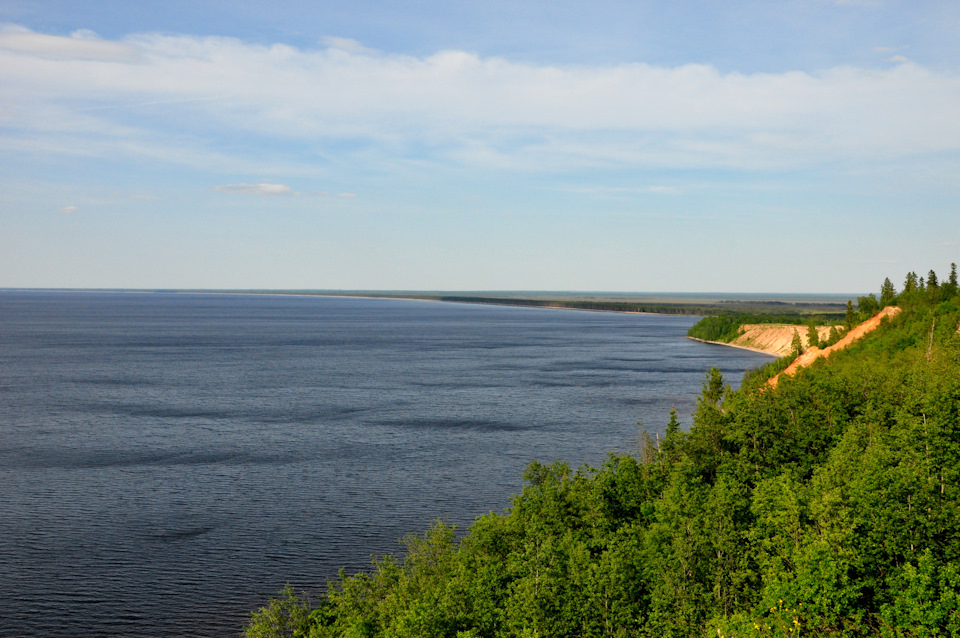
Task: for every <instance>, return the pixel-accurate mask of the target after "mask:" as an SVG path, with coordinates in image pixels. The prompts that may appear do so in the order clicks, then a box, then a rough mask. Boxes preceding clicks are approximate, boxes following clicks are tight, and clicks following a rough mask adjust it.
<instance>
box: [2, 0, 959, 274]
mask: <svg viewBox="0 0 960 638" xmlns="http://www.w3.org/2000/svg"><path fill="white" fill-rule="evenodd" d="M958 34H960V5H958V4H957V3H953V2H909V3H907V2H889V1H885V0H861V1H854V0H847V1H845V2H844V1H832V0H807V1H796V2H737V3H726V2H592V3H574V2H542V3H541V2H509V3H508V2H487V3H469V2H449V1H448V2H364V1H359V2H321V3H315V2H299V1H293V2H275V1H274V2H262V1H259V0H246V1H231V2H228V1H226V0H224V1H208V2H197V1H196V0H194V1H192V2H181V1H179V0H172V1H166V2H152V1H141V2H137V3H129V2H124V3H120V2H114V1H112V0H100V1H98V2H82V1H76V0H74V1H67V0H63V1H36V0H34V1H29V2H28V1H22V2H21V1H16V0H9V1H2V0H0V86H3V87H4V89H3V91H2V92H0V229H2V230H0V287H124V288H281V289H292V288H313V289H387V290H389V289H402V290H418V289H419V290H602V291H686V292H705V291H706V292H710V291H712V292H830V293H860V292H864V291H869V290H874V289H875V288H877V287H878V285H879V282H880V281H882V279H883V278H884V277H885V276H890V277H891V278H892V279H894V281H895V282H898V283H899V282H900V281H901V280H902V277H903V275H904V273H905V272H906V271H908V270H916V271H920V272H921V273H925V272H926V271H927V270H929V269H931V268H933V269H936V270H937V271H938V272H940V273H941V275H943V274H944V273H946V272H947V271H948V269H949V264H950V263H951V262H953V261H960V259H958V254H960V222H958V221H957V220H958V219H960V217H958V215H957V212H958V209H960V207H958V204H960V180H958V179H957V176H958V175H960V117H958V115H960V73H958V71H960V35H958Z"/></svg>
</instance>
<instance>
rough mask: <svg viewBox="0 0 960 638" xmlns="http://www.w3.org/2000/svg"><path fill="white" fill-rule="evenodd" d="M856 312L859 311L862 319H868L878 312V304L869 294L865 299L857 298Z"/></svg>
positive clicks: (871, 294)
mask: <svg viewBox="0 0 960 638" xmlns="http://www.w3.org/2000/svg"><path fill="white" fill-rule="evenodd" d="M857 310H859V311H860V316H861V318H862V319H868V318H870V317H872V316H873V315H875V314H876V313H877V311H879V310H880V303H879V302H878V301H877V298H876V297H875V296H874V295H873V293H872V292H871V293H870V294H869V295H867V296H866V297H857Z"/></svg>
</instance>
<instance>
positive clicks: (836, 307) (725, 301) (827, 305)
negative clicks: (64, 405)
mask: <svg viewBox="0 0 960 638" xmlns="http://www.w3.org/2000/svg"><path fill="white" fill-rule="evenodd" d="M0 291H9V292H41V293H43V292H50V293H55V292H67V293H107V294H121V293H122V294H151V293H153V294H157V293H159V294H189V295H250V296H269V295H276V296H284V297H333V298H344V299H396V300H403V301H439V302H447V303H472V304H481V305H494V306H513V307H525V308H547V309H555V310H590V311H594V312H616V313H622V314H646V315H684V316H696V317H704V316H710V315H717V314H767V315H769V314H774V315H776V314H811V313H815V314H824V313H825V314H838V315H839V314H840V313H842V312H843V310H844V309H845V302H841V301H840V298H841V296H840V295H812V294H809V295H798V294H788V293H784V294H776V293H771V294H769V295H763V294H758V293H743V294H739V293H713V294H710V293H604V292H596V293H593V292H540V291H522V292H511V291H502V292H497V291H483V292H474V293H471V292H446V291H425V292H414V291H396V292H389V291H383V292H381V291H359V290H358V291H352V290H350V291H339V290H336V291H335V290H331V291H326V290H266V289H248V290H240V289H220V290H204V289H161V288H153V289H137V288H112V289H111V288H0ZM724 345H730V344H724ZM761 352H762V351H761ZM766 354H769V353H766Z"/></svg>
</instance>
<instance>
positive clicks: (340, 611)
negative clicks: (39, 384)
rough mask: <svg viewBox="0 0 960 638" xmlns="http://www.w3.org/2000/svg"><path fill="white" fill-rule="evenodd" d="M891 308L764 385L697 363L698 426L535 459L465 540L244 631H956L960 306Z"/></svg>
mask: <svg viewBox="0 0 960 638" xmlns="http://www.w3.org/2000/svg"><path fill="white" fill-rule="evenodd" d="M870 297H873V303H874V304H875V306H871V301H870V299H869V297H868V298H866V299H865V300H864V298H861V302H860V303H858V311H857V312H859V313H863V314H869V313H871V312H875V311H876V310H877V309H879V308H880V307H881V306H882V305H889V304H896V305H899V306H900V307H901V308H902V309H903V312H901V313H900V314H899V315H897V316H896V317H895V318H893V319H889V320H884V322H883V324H882V325H881V326H880V328H879V329H877V330H876V331H874V332H872V333H870V334H869V335H868V336H866V337H865V338H863V339H862V340H860V341H858V342H856V343H855V344H854V345H852V346H851V347H849V348H847V349H845V350H843V351H840V352H837V353H835V354H833V355H832V356H831V357H830V358H828V359H824V360H820V361H817V362H816V363H814V364H813V365H811V366H810V367H809V368H804V369H801V370H800V371H799V372H798V373H797V374H796V375H794V376H791V377H787V378H784V379H782V380H781V381H780V383H779V385H778V386H777V387H776V388H770V387H768V386H767V385H766V384H765V383H764V382H765V381H766V379H767V378H769V377H770V376H771V375H772V374H774V373H775V372H776V371H777V370H778V369H781V368H782V367H783V361H782V360H781V361H777V362H772V363H771V364H769V365H767V366H764V367H763V368H760V369H759V370H756V371H754V372H752V373H749V374H747V375H746V376H745V378H744V380H743V382H742V384H741V386H740V388H739V389H738V390H736V391H734V390H732V389H731V388H730V386H729V385H727V384H726V382H725V380H724V379H723V378H722V376H721V374H720V373H719V371H717V370H716V369H712V370H710V371H709V372H707V373H706V375H705V378H704V381H703V390H702V393H701V395H700V397H699V400H698V404H697V409H696V412H695V414H694V415H693V417H692V423H690V424H685V423H681V422H680V421H679V419H678V418H677V416H676V414H673V415H672V417H671V419H670V422H669V423H667V424H665V431H664V434H663V435H662V436H657V437H651V436H649V435H643V436H642V437H641V441H640V445H639V446H638V449H637V451H636V453H635V454H624V455H611V456H610V457H609V458H608V460H607V461H606V462H605V463H604V464H603V466H602V467H599V468H591V467H581V468H579V469H573V468H570V467H568V466H567V465H565V464H564V463H552V464H549V465H544V464H541V463H536V462H534V463H532V464H531V465H530V466H529V467H528V468H527V471H526V473H525V475H524V478H525V485H524V488H523V491H522V492H521V493H520V494H518V495H516V496H515V497H514V498H513V499H512V502H511V504H510V506H509V507H508V508H507V509H506V510H505V511H504V512H503V513H500V514H496V513H491V514H489V515H487V516H484V517H481V518H479V519H477V521H476V522H475V523H474V524H473V525H471V526H470V528H469V530H467V531H466V532H465V533H459V532H457V531H456V530H454V529H453V528H451V527H449V526H446V525H444V524H442V523H437V524H435V525H434V526H433V527H432V528H430V529H429V530H426V531H425V532H424V533H423V534H422V535H417V536H414V537H411V538H408V539H406V541H405V553H404V554H403V555H401V556H397V557H394V556H386V557H384V558H381V559H379V560H377V561H375V562H374V563H373V565H372V566H371V568H370V570H369V571H367V572H364V573H359V574H355V575H347V574H343V573H341V576H340V578H339V580H338V581H336V582H333V583H330V584H329V586H328V588H327V590H326V591H325V593H324V594H323V595H322V596H321V597H320V598H319V599H318V600H311V599H309V598H308V597H307V596H306V594H303V593H301V592H297V591H294V590H293V589H290V588H287V589H286V590H284V591H283V592H282V593H281V594H280V595H279V596H278V597H277V598H275V599H272V600H271V601H269V602H268V603H267V604H266V605H265V606H264V607H263V608H261V609H260V610H258V611H256V612H254V613H253V614H252V616H251V619H250V621H249V624H248V626H247V627H246V629H245V635H246V636H248V637H249V638H255V637H278V636H302V637H307V636H309V637H315V638H320V637H328V636H330V637H332V636H344V637H347V636H349V637H362V636H389V637H401V636H410V637H441V636H444V637H451V638H453V637H459V638H480V637H491V638H492V637H499V636H516V637H525V638H530V637H554V636H557V637H559V636H571V637H573V636H598V637H599V636H650V637H659V636H667V637H674V636H676V637H679V636H721V637H746V636H784V637H786V636H790V637H792V636H917V637H927V636H931V637H932V636H947V635H960V612H958V609H960V498H958V478H960V476H958V474H960V333H958V328H960V294H958V286H957V277H956V268H955V267H953V268H952V270H951V273H950V276H949V277H948V278H947V280H946V281H943V282H942V283H941V282H940V281H939V278H938V277H937V276H936V274H935V273H934V272H932V271H931V272H930V273H929V274H928V276H927V277H918V276H917V275H915V274H914V273H910V274H909V275H908V276H907V278H906V280H905V281H904V283H903V284H902V286H901V289H900V290H899V291H898V290H897V289H896V287H894V286H893V284H891V283H890V281H889V280H887V281H885V282H884V284H883V286H882V287H881V291H880V296H879V297H876V296H872V295H871V296H870Z"/></svg>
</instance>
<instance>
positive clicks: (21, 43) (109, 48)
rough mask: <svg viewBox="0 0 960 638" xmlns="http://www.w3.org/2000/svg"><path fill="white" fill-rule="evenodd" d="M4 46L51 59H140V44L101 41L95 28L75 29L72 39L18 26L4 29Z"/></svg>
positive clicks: (1, 33)
mask: <svg viewBox="0 0 960 638" xmlns="http://www.w3.org/2000/svg"><path fill="white" fill-rule="evenodd" d="M0 49H5V50H6V51H9V52H15V53H20V54H25V55H28V56H33V57H38V58H44V59H51V60H85V61H96V62H128V63H129V62H136V61H138V60H139V59H140V54H139V52H138V50H137V49H136V47H133V46H130V45H127V44H123V43H120V42H111V41H105V40H101V39H100V38H99V37H97V34H95V33H94V32H93V31H89V30H86V29H82V30H79V31H74V32H73V33H72V34H71V35H70V37H69V38H65V37H62V36H56V35H45V34H42V33H35V32H33V31H30V30H28V29H24V28H22V27H17V26H15V25H7V26H4V27H2V28H0Z"/></svg>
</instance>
